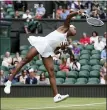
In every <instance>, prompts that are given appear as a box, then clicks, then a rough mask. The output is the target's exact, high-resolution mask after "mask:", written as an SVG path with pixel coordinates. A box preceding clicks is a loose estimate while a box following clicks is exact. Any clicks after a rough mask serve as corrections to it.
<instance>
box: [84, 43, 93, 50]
mask: <svg viewBox="0 0 107 110" xmlns="http://www.w3.org/2000/svg"><path fill="white" fill-rule="evenodd" d="M85 49H86V50H91V51H92V50H93V49H94V45H91V44H88V45H86V46H85Z"/></svg>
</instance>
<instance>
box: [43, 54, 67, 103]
mask: <svg viewBox="0 0 107 110" xmlns="http://www.w3.org/2000/svg"><path fill="white" fill-rule="evenodd" d="M42 59H43V63H44V66H45V67H46V69H47V71H48V73H49V80H50V84H51V87H52V90H53V94H54V102H59V101H62V100H64V99H66V98H68V97H69V95H60V94H59V93H58V90H57V85H56V79H55V74H54V63H53V58H52V57H51V56H50V57H48V58H42Z"/></svg>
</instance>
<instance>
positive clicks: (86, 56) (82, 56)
mask: <svg viewBox="0 0 107 110" xmlns="http://www.w3.org/2000/svg"><path fill="white" fill-rule="evenodd" d="M82 59H86V60H89V59H90V55H89V54H83V55H81V56H80V60H82Z"/></svg>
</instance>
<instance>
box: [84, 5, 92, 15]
mask: <svg viewBox="0 0 107 110" xmlns="http://www.w3.org/2000/svg"><path fill="white" fill-rule="evenodd" d="M84 8H85V9H84V12H85V13H86V14H88V15H90V11H91V9H90V8H88V7H87V6H85V7H84Z"/></svg>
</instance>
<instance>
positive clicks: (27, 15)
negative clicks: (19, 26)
mask: <svg viewBox="0 0 107 110" xmlns="http://www.w3.org/2000/svg"><path fill="white" fill-rule="evenodd" d="M22 18H23V19H26V22H25V24H24V29H25V32H26V34H29V33H30V32H29V30H28V25H29V22H30V20H31V19H32V16H31V14H30V11H29V10H26V13H24V14H23V16H22Z"/></svg>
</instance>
